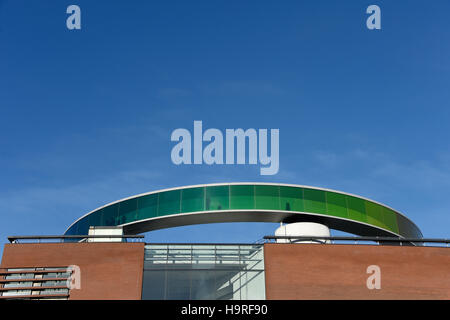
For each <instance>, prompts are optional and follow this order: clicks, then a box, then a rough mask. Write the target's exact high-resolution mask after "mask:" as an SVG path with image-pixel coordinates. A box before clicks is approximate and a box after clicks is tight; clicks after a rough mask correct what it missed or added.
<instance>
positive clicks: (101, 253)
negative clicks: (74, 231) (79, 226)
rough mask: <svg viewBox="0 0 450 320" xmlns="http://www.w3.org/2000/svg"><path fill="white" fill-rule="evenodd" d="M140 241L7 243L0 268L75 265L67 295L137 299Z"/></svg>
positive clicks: (139, 284)
mask: <svg viewBox="0 0 450 320" xmlns="http://www.w3.org/2000/svg"><path fill="white" fill-rule="evenodd" d="M143 263H144V243H45V244H36V243H33V244H31V243H30V244H7V245H5V247H4V251H3V258H2V263H1V267H2V268H18V267H23V268H29V267H61V266H69V265H78V266H79V267H80V271H81V289H79V290H71V291H70V297H69V299H75V300H77V299H141V292H142V273H143Z"/></svg>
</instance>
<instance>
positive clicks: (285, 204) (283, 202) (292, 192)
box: [280, 186, 305, 212]
mask: <svg viewBox="0 0 450 320" xmlns="http://www.w3.org/2000/svg"><path fill="white" fill-rule="evenodd" d="M280 208H281V210H286V211H299V212H303V211H305V207H304V204H303V189H302V188H294V187H283V186H281V187H280Z"/></svg>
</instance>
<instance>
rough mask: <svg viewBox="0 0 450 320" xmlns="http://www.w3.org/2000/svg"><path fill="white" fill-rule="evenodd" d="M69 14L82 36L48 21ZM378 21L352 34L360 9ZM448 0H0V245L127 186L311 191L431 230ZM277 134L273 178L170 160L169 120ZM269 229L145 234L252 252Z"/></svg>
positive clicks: (439, 218) (446, 159)
mask: <svg viewBox="0 0 450 320" xmlns="http://www.w3.org/2000/svg"><path fill="white" fill-rule="evenodd" d="M70 4H77V5H79V6H80V7H81V11H82V29H81V30H79V31H69V30H68V29H67V28H66V18H67V16H68V15H67V14H66V8H67V6H68V5H70ZM370 4H377V5H379V6H380V7H381V18H382V22H381V25H382V29H381V30H375V31H370V30H368V29H367V28H366V25H365V21H366V18H367V16H368V15H367V14H366V13H365V10H366V8H367V6H368V5H370ZM449 12H450V2H449V1H447V0H436V1H432V2H429V1H424V0H422V1H312V0H309V1H282V2H280V1H249V0H239V1H234V0H227V1H210V0H208V1H124V0H122V1H99V0H97V1H82V0H74V1H44V0H42V1H20V0H14V1H12V0H9V1H8V0H3V1H2V0H0V112H1V113H0V216H1V220H0V239H1V242H2V243H4V242H6V236H7V235H17V234H19V235H23V234H25V235H34V234H62V233H63V232H64V231H65V229H66V227H67V226H68V225H69V224H70V223H71V222H73V221H74V220H75V219H76V218H78V217H80V216H81V215H83V214H85V213H86V212H88V211H91V210H92V209H95V208H97V207H98V206H101V205H104V204H106V203H108V202H111V201H114V200H117V199H120V198H123V197H128V196H131V195H134V194H137V193H142V192H148V191H153V190H157V189H160V188H166V187H174V186H182V185H187V184H197V183H213V182H227V181H269V182H283V183H294V184H304V185H312V186H318V187H325V188H332V189H337V190H342V191H345V192H350V193H355V194H358V195H361V196H365V197H368V198H371V199H374V200H377V201H380V202H383V203H385V204H387V205H389V206H391V207H393V208H395V209H397V210H399V211H401V212H403V213H404V214H406V215H407V216H408V217H410V218H411V219H412V220H413V221H414V222H415V223H416V224H417V225H418V226H419V227H420V228H421V230H422V231H423V234H424V236H426V237H449V235H450V233H449V227H450V196H449V194H450V150H449V138H450V137H449V126H448V123H449V120H450V111H449V107H450V105H449V104H450V102H449V101H450V20H449V18H448V15H449ZM194 120H202V121H203V126H204V127H205V128H218V129H221V130H223V131H224V130H225V129H226V128H244V129H246V128H268V129H270V128H279V129H280V171H279V173H278V174H277V175H275V176H265V177H264V176H260V175H259V165H253V166H250V165H247V166H217V165H216V166H207V165H202V166H186V165H185V166H175V165H174V164H172V162H171V160H170V151H171V148H172V146H173V143H171V142H170V134H171V132H172V131H173V130H174V129H176V128H188V129H191V130H192V125H193V121H194ZM276 226H277V225H276V224H237V225H233V226H230V225H229V224H220V225H204V226H194V227H185V228H176V229H171V230H165V231H157V232H154V233H149V234H148V235H147V238H148V239H147V240H148V241H157V242H158V241H161V242H166V241H172V242H176V241H211V242H223V241H233V242H236V241H241V242H253V241H255V240H257V239H259V238H261V237H262V236H264V235H267V234H272V233H273V230H274V229H275V227H276Z"/></svg>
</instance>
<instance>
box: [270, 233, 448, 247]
mask: <svg viewBox="0 0 450 320" xmlns="http://www.w3.org/2000/svg"><path fill="white" fill-rule="evenodd" d="M263 239H264V240H265V241H266V242H270V241H271V240H278V239H280V240H289V242H291V243H298V242H305V241H310V242H315V243H323V244H327V243H331V244H339V243H344V241H348V242H353V243H354V244H361V242H375V243H376V244H378V245H399V246H403V245H405V246H411V245H414V246H429V245H426V244H430V243H432V244H441V245H438V247H449V243H450V239H434V238H396V237H370V236H365V237H350V236H348V237H322V236H264V237H263ZM364 244H367V243H364Z"/></svg>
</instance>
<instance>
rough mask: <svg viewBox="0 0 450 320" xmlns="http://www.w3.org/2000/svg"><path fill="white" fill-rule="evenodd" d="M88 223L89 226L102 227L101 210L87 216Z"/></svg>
mask: <svg viewBox="0 0 450 320" xmlns="http://www.w3.org/2000/svg"><path fill="white" fill-rule="evenodd" d="M88 223H89V226H93V227H96V226H101V225H102V211H101V210H97V211H94V212H92V213H91V214H90V215H89V216H88Z"/></svg>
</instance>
